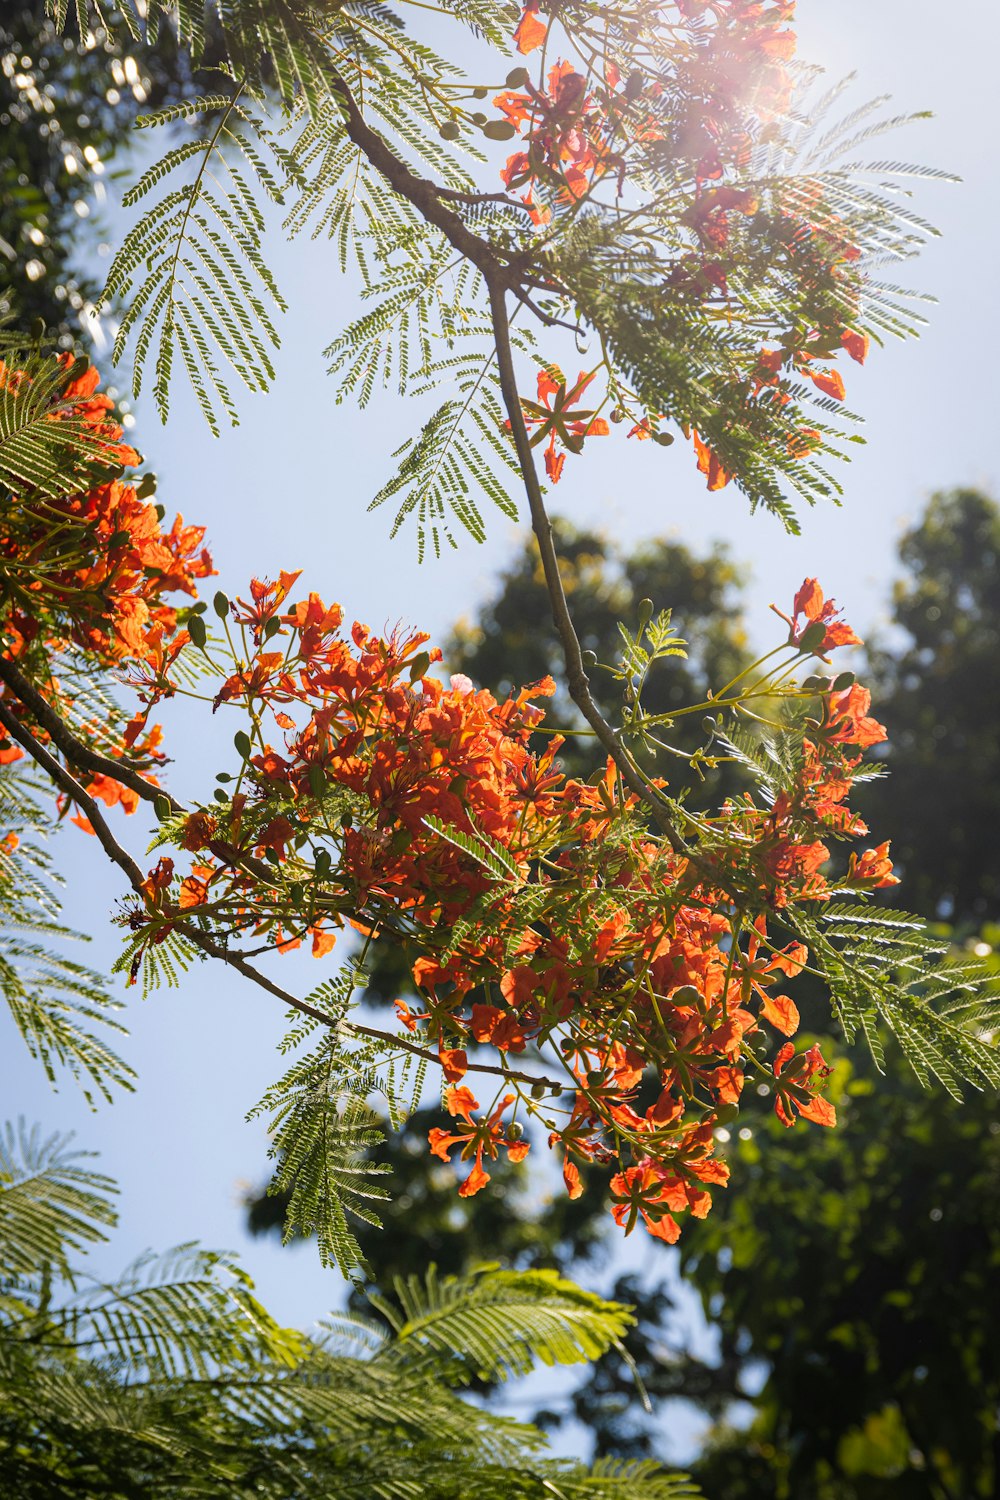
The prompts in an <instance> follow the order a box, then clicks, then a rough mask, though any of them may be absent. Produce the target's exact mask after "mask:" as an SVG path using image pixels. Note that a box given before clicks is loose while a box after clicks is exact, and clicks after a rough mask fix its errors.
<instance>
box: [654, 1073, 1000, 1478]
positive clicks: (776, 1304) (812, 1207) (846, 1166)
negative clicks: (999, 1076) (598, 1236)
mask: <svg viewBox="0 0 1000 1500" xmlns="http://www.w3.org/2000/svg"><path fill="white" fill-rule="evenodd" d="M831 1097H832V1098H833V1099H834V1100H835V1102H836V1106H837V1109H838V1111H839V1112H840V1114H841V1116H842V1118H843V1120H844V1124H845V1126H846V1127H847V1128H845V1129H844V1130H841V1131H837V1132H836V1133H830V1134H829V1135H824V1136H823V1137H822V1138H821V1137H819V1136H818V1135H812V1136H810V1138H809V1141H808V1143H807V1145H806V1148H805V1150H804V1151H803V1152H801V1153H800V1152H798V1151H797V1150H796V1149H795V1145H794V1143H793V1142H791V1141H790V1140H789V1139H788V1137H787V1136H785V1135H784V1134H783V1132H782V1127H781V1125H780V1124H779V1123H778V1122H777V1121H774V1120H773V1119H772V1117H771V1116H770V1114H769V1113H767V1112H765V1111H764V1110H763V1109H762V1110H761V1111H760V1117H759V1119H757V1120H751V1119H748V1120H747V1122H746V1125H745V1126H744V1127H743V1129H742V1130H741V1132H740V1135H739V1136H738V1137H737V1136H734V1137H733V1139H732V1140H731V1141H730V1143H729V1148H728V1155H729V1161H730V1165H731V1167H732V1171H733V1184H732V1185H733V1189H734V1191H733V1193H732V1195H731V1196H729V1197H727V1198H726V1200H725V1202H724V1203H722V1204H720V1205H719V1212H718V1213H716V1214H714V1215H713V1219H712V1222H711V1223H710V1224H709V1223H705V1224H699V1225H698V1226H697V1228H696V1229H695V1231H694V1232H693V1233H692V1234H691V1235H690V1236H688V1237H687V1238H686V1240H685V1243H684V1244H683V1246H682V1250H681V1255H682V1261H683V1266H684V1272H685V1275H686V1277H687V1278H688V1279H689V1280H690V1281H691V1283H692V1284H693V1285H694V1286H696V1287H697V1289H698V1291H699V1292H700V1294H701V1297H702V1300H703V1302H704V1304H705V1307H706V1309H711V1312H712V1322H713V1326H714V1327H715V1329H716V1330H717V1331H718V1334H719V1337H720V1347H721V1360H722V1365H723V1367H726V1368H728V1370H729V1371H730V1373H731V1376H733V1375H734V1376H735V1379H734V1380H733V1386H732V1394H733V1396H734V1397H738V1396H739V1395H741V1394H742V1395H743V1397H744V1398H746V1397H747V1396H749V1397H750V1399H752V1402H753V1408H754V1413H755V1415H754V1419H753V1422H752V1424H751V1426H750V1428H749V1431H748V1432H746V1433H736V1434H733V1433H729V1434H728V1435H727V1434H725V1433H724V1432H723V1433H722V1434H720V1435H719V1436H718V1438H717V1440H716V1441H715V1442H714V1443H713V1444H712V1445H711V1446H710V1447H709V1449H708V1451H707V1452H706V1453H705V1454H704V1455H703V1457H702V1459H701V1460H700V1461H699V1463H698V1464H697V1466H696V1468H697V1473H698V1475H699V1478H700V1480H701V1482H702V1483H703V1484H704V1486H705V1491H706V1494H707V1495H709V1496H711V1497H712V1500H743V1497H747V1500H749V1497H755V1500H756V1497H760V1500H764V1497H765V1496H779V1497H784V1496H789V1497H791V1496H795V1497H797V1496H800V1495H811V1496H816V1497H817V1500H890V1497H897V1496H899V1497H905V1500H947V1497H955V1500H957V1497H959V1496H963V1497H964V1496H970V1497H971V1496H990V1495H995V1494H996V1492H997V1485H998V1482H1000V1439H998V1436H997V1410H998V1408H1000V1352H998V1351H1000V1321H998V1316H997V1311H996V1299H995V1297H994V1296H993V1293H992V1288H993V1287H994V1286H995V1283H996V1277H997V1274H998V1272H1000V1104H998V1101H997V1098H996V1095H995V1094H993V1093H987V1094H973V1095H972V1096H971V1097H970V1098H969V1099H968V1100H966V1101H965V1102H963V1103H958V1102H956V1101H955V1100H953V1099H950V1098H948V1097H947V1096H946V1095H943V1094H935V1095H928V1093H927V1092H926V1091H925V1090H924V1089H923V1088H922V1087H921V1085H920V1083H919V1081H918V1080H917V1079H916V1078H915V1076H914V1075H913V1073H912V1070H910V1069H909V1068H907V1067H906V1066H905V1064H903V1063H902V1062H901V1061H900V1060H899V1059H898V1057H896V1056H893V1057H891V1058H890V1059H889V1062H888V1076H887V1077H880V1076H879V1075H878V1074H877V1073H876V1072H875V1070H874V1068H873V1066H872V1064H871V1063H870V1061H869V1060H868V1059H867V1058H866V1057H865V1056H864V1054H863V1053H861V1052H860V1051H854V1052H852V1053H851V1054H850V1055H848V1054H847V1053H841V1054H840V1055H839V1056H838V1059H837V1062H836V1067H835V1078H834V1084H833V1092H832V1095H831ZM744 1137H745V1138H744ZM765 1159H766V1161H767V1163H768V1166H767V1167H766V1168H764V1166H763V1163H764V1161H765ZM772 1166H773V1170H772ZM765 1179H766V1180H765ZM762 1375H763V1384H762V1385H761V1377H762ZM758 1387H760V1388H759V1390H758Z"/></svg>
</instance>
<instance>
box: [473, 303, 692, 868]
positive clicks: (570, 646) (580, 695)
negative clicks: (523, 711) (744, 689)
mask: <svg viewBox="0 0 1000 1500" xmlns="http://www.w3.org/2000/svg"><path fill="white" fill-rule="evenodd" d="M486 281H487V286H488V287H489V292H490V311H491V314H492V317H493V331H494V335H495V339H496V350H497V371H498V374H499V376H500V389H501V393H502V395H503V401H504V406H505V407H506V409H507V417H508V419H509V421H510V430H511V435H512V437H513V439H514V447H515V448H516V450H517V458H518V465H519V467H520V470H521V477H522V479H523V482H524V490H525V494H526V495H527V498H528V509H529V512H530V515H531V529H532V531H533V532H534V534H535V540H536V542H537V543H538V551H539V554H540V556H541V560H542V571H543V573H544V575H545V587H546V589H547V591H548V596H549V604H550V606H551V609H552V620H553V623H554V624H555V627H556V633H557V634H558V636H559V641H560V644H561V645H562V651H563V660H564V661H565V663H566V685H567V687H568V688H569V693H570V697H571V698H572V699H573V702H574V703H575V704H576V706H577V708H578V709H579V710H580V712H581V713H582V714H583V717H584V718H585V719H586V721H587V723H588V724H589V725H590V727H591V729H593V731H594V733H595V735H596V736H597V739H598V742H599V743H600V744H601V745H602V746H603V747H604V749H605V750H606V751H607V752H608V754H609V755H610V756H611V758H612V759H613V760H614V762H615V765H616V766H617V767H618V770H619V772H620V773H621V777H622V780H623V781H624V783H625V785H626V786H627V787H628V788H629V790H630V791H632V792H634V793H635V794H636V795H637V796H638V797H641V798H642V800H643V801H644V802H646V803H648V804H649V806H650V807H651V809H652V812H653V816H654V817H655V819H656V822H657V824H658V825H659V827H660V829H661V830H662V832H663V833H664V834H665V835H666V838H667V840H668V842H669V843H670V846H671V848H673V849H674V850H676V852H677V853H679V854H685V855H689V853H690V851H689V850H688V848H687V845H686V844H685V842H684V840H683V839H682V838H681V835H680V833H679V832H678V830H677V828H676V827H675V826H674V822H673V819H672V818H671V816H670V813H669V811H668V809H667V807H666V805H665V802H664V799H663V798H662V797H661V796H660V795H659V793H658V792H657V790H656V788H655V787H653V786H651V785H650V784H649V782H648V781H647V780H646V778H645V777H644V776H642V775H641V774H640V772H639V771H638V770H637V769H636V767H635V766H634V764H633V762H632V760H631V758H630V757H629V755H628V754H627V752H626V750H625V748H624V746H623V745H622V743H621V740H620V738H619V736H618V735H617V734H616V732H615V730H614V729H613V728H612V726H611V725H610V724H609V723H608V721H607V719H606V718H605V717H604V715H603V714H602V713H601V710H600V709H599V708H598V706H597V704H596V703H595V702H594V699H593V696H592V695H591V691H590V680H589V678H588V677H587V673H586V670H585V668H584V665H583V652H582V650H581V648H580V638H579V636H578V635H577V633H576V626H575V625H574V624H573V617H572V615H571V614H570V610H569V604H568V603H567V601H566V591H565V589H564V588H563V581H562V574H561V572H560V570H559V556H558V553H557V552H556V545H555V538H554V536H553V532H552V522H551V520H550V519H549V514H548V511H547V510H546V508H545V501H544V499H543V497H542V487H541V485H540V484H539V482H538V473H537V471H536V469H535V457H534V454H533V452H532V450H531V440H530V438H529V436H528V429H527V427H526V425H525V421H524V413H523V411H522V410H521V398H520V396H519V394H518V390H517V376H516V374H515V371H514V356H513V351H512V349H511V343H510V323H509V319H508V317H507V289H506V287H505V286H504V284H503V282H502V281H501V280H500V279H499V278H495V277H491V276H489V275H487V277H486Z"/></svg>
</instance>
